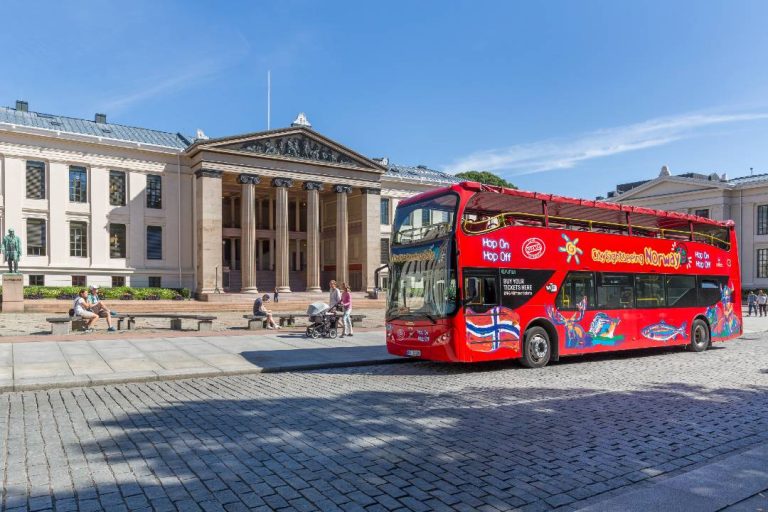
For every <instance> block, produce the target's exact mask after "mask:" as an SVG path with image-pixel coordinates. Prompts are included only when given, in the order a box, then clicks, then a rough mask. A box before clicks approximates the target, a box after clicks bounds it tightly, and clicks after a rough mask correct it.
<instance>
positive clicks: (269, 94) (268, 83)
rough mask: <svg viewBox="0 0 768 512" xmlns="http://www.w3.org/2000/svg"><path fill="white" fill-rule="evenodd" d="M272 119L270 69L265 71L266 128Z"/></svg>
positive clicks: (269, 127) (268, 127)
mask: <svg viewBox="0 0 768 512" xmlns="http://www.w3.org/2000/svg"><path fill="white" fill-rule="evenodd" d="M271 121H272V70H268V71H267V130H269V129H271Z"/></svg>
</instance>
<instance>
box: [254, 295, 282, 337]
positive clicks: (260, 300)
mask: <svg viewBox="0 0 768 512" xmlns="http://www.w3.org/2000/svg"><path fill="white" fill-rule="evenodd" d="M265 302H269V294H268V293H265V294H264V295H263V296H262V297H256V300H255V301H253V316H256V317H259V318H264V320H266V321H267V329H279V328H280V327H279V326H278V325H277V324H276V323H275V320H274V319H273V318H272V311H270V310H268V309H266V308H265V307H264V303H265Z"/></svg>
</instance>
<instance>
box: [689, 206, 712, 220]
mask: <svg viewBox="0 0 768 512" xmlns="http://www.w3.org/2000/svg"><path fill="white" fill-rule="evenodd" d="M693 214H694V215H696V216H697V217H704V218H705V219H708V218H709V208H703V209H701V210H694V211H693Z"/></svg>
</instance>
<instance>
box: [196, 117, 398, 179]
mask: <svg viewBox="0 0 768 512" xmlns="http://www.w3.org/2000/svg"><path fill="white" fill-rule="evenodd" d="M195 146H197V147H198V148H199V149H205V150H214V151H226V152H234V153H239V154H248V155H254V156H259V157H262V158H274V159H279V160H294V161H299V162H304V163H318V164H321V165H331V166H341V167H351V168H357V169H364V170H369V171H370V170H375V171H378V172H384V171H385V169H384V168H383V167H382V166H381V165H380V164H379V163H377V162H374V161H373V160H370V159H369V158H366V157H364V156H362V155H360V154H358V153H356V152H354V151H352V150H351V149H349V148H346V147H344V146H341V145H340V144H337V143H335V142H334V141H332V140H330V139H328V138H326V137H323V136H322V135H320V134H318V133H316V132H314V131H312V130H309V129H307V128H303V127H294V128H289V129H283V130H272V131H269V132H262V133H256V134H250V135H244V136H239V137H227V138H226V139H214V140H207V141H204V142H200V143H198V144H196V145H195Z"/></svg>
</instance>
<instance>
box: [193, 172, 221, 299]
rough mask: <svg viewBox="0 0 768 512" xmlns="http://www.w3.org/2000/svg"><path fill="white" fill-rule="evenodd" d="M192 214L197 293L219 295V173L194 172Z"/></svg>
mask: <svg viewBox="0 0 768 512" xmlns="http://www.w3.org/2000/svg"><path fill="white" fill-rule="evenodd" d="M195 176H196V186H195V211H196V213H197V225H196V226H195V229H196V233H197V268H196V269H195V276H196V281H197V285H196V289H195V291H196V293H197V294H207V293H214V292H216V291H217V289H218V291H219V292H220V291H221V290H222V289H223V287H224V283H223V282H222V269H221V264H222V262H221V241H222V238H221V203H222V201H221V171H214V170H208V169H200V170H198V171H195Z"/></svg>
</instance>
